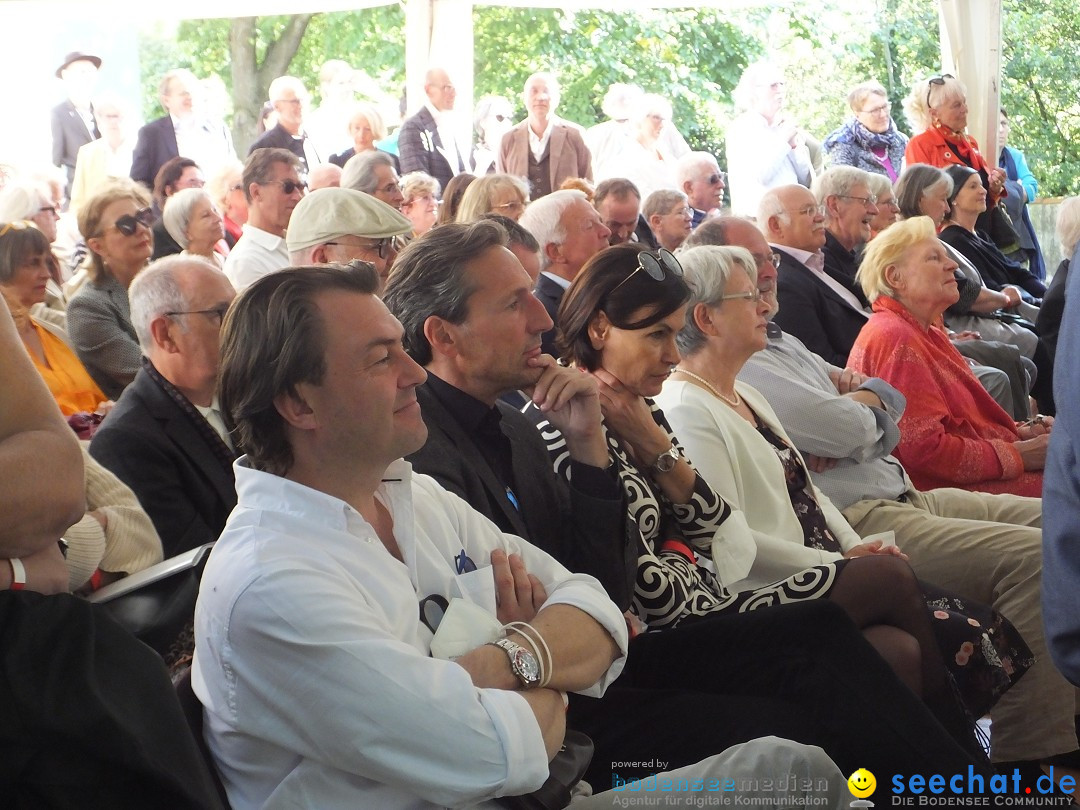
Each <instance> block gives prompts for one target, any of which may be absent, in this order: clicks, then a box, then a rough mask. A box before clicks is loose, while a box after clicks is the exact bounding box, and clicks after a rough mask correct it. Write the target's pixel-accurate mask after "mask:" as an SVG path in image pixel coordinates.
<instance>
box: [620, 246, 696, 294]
mask: <svg viewBox="0 0 1080 810" xmlns="http://www.w3.org/2000/svg"><path fill="white" fill-rule="evenodd" d="M637 261H638V264H637V267H635V268H634V269H633V270H631V271H630V275H628V276H627V277H626V278H624V279H623V280H622V281H620V282H619V283H618V284H616V285H615V286H614V287H612V288H611V292H609V293H608V295H611V293H613V292H615V290H617V289H619V287H621V286H622V285H623V284H625V283H626V282H628V281H629V280H630V279H632V278H633V277H634V274H635V273H637V272H638V271H639V270H644V271H645V273H646V274H647V275H648V276H649V278H651V279H652V280H653V281H663V280H664V279H665V278H667V277H668V276H682V274H683V269H682V265H681V264H679V260H678V259H676V258H675V257H674V256H672V255H671V253H670V252H669V251H667V250H664V248H660V249H659V250H658V251H656V255H655V256H654V255H653V254H651V253H649V252H648V251H647V250H643V251H641V253H639V254H638V255H637Z"/></svg>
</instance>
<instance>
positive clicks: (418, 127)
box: [398, 107, 465, 197]
mask: <svg viewBox="0 0 1080 810" xmlns="http://www.w3.org/2000/svg"><path fill="white" fill-rule="evenodd" d="M442 145H443V142H442V139H441V138H440V137H439V130H438V129H437V128H436V126H435V119H434V118H432V117H431V112H430V111H429V110H428V108H427V107H421V108H420V112H418V113H417V114H416V115H413V116H411V117H409V118H406V119H405V121H404V122H403V123H402V125H401V130H400V132H399V135H398V156H399V157H400V160H401V173H402V174H408V173H409V172H427V173H428V174H430V175H431V176H432V177H434V178H435V179H436V180H438V181H439V187H440V189H444V188H446V184H447V183H449V182H450V180H451V179H452V178H453V176H454V170H453V169H451V168H450V162H449V161H448V160H447V159H446V158H445V157H444V156H443V153H442V152H440V151H439V149H440V148H441V147H442ZM459 146H460V144H459ZM457 170H458V172H459V173H460V172H463V171H465V164H464V163H463V162H462V156H461V150H460V148H459V149H458V168H457ZM439 196H440V197H441V196H442V192H441V191H440V192H439Z"/></svg>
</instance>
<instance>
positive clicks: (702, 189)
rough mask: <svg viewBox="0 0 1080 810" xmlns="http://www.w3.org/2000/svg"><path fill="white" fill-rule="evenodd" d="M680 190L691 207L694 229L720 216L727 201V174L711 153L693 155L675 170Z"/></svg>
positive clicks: (684, 157)
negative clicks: (709, 218)
mask: <svg viewBox="0 0 1080 810" xmlns="http://www.w3.org/2000/svg"><path fill="white" fill-rule="evenodd" d="M675 171H676V173H677V180H678V183H679V188H681V189H682V190H683V193H684V194H686V198H687V200H688V201H689V203H690V211H691V222H690V226H691V227H692V228H697V226H698V225H700V224H701V223H702V222H704V221H705V220H706V218H708V217H709V216H710V215H712V216H716V214H715V213H713V212H714V211H717V210H718V209H719V208H720V206H721V205H723V201H724V188H725V185H724V173H723V172H722V171H720V164H718V163H717V162H716V158H715V157H713V156H712V155H710V154H709V153H708V152H689V153H687V154H685V155H683V156H682V157H681V158H679V162H678V164H676V166H675Z"/></svg>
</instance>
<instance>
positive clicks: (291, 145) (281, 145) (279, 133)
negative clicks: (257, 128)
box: [248, 124, 322, 174]
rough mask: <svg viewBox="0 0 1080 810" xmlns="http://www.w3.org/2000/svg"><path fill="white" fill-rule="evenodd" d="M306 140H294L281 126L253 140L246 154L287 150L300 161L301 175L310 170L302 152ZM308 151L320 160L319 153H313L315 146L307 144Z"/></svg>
mask: <svg viewBox="0 0 1080 810" xmlns="http://www.w3.org/2000/svg"><path fill="white" fill-rule="evenodd" d="M305 140H308V139H307V138H306V137H304V138H295V137H293V135H292V133H291V132H289V131H288V130H287V129H285V127H283V126H282V125H281V124H278V125H277V126H274V127H271V128H270V129H268V130H266V132H264V133H263V134H262V135H260V136H259V137H258V138H256V139H255V142H254V143H252V144H251V146H250V148H248V154H249V155H250V154H251V153H252V152H254V151H255V150H256V149H271V148H273V149H288V150H289V151H290V152H292V153H293V154H294V155H296V156H297V157H298V158H299V159H300V165H301V166H302V167H303V171H302V173H303V174H306V173H307V172H309V171H310V170H311V168H312V167H311V166H308V161H307V153H306V152H304V141H305ZM308 149H310V150H311V152H312V154H313V155H314V156H315V157H316V158H318V159H319V160H321V159H322V158H320V157H319V153H318V152H317V151H315V145H314V144H312V143H310V142H309V143H308Z"/></svg>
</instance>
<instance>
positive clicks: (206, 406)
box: [90, 255, 236, 557]
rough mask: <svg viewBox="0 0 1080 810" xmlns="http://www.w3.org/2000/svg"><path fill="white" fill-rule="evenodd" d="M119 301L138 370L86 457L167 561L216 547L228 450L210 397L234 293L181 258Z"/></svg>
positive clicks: (225, 502) (225, 498)
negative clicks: (120, 486) (115, 481)
mask: <svg viewBox="0 0 1080 810" xmlns="http://www.w3.org/2000/svg"><path fill="white" fill-rule="evenodd" d="M128 294H129V297H130V299H131V320H132V324H133V325H134V327H135V333H136V335H138V338H139V345H140V346H141V347H142V350H143V354H144V357H143V366H142V369H140V370H139V373H138V374H136V375H135V379H134V381H133V382H132V383H131V385H129V386H128V387H127V388H126V389H125V390H124V394H123V396H121V397H120V399H119V400H118V401H117V403H116V406H115V407H114V408H113V409H112V410H111V411H110V412H109V415H108V417H106V419H105V421H104V422H103V423H102V425H101V427H100V428H99V429H98V431H97V433H96V434H95V435H94V439H93V441H91V443H90V455H92V456H93V457H94V458H95V459H97V460H98V461H99V462H101V464H102V465H104V466H105V467H107V468H108V469H109V470H111V471H112V472H113V473H114V474H115V475H116V476H117V477H118V478H119V479H120V480H121V481H123V482H124V483H125V484H127V485H128V486H129V487H131V489H132V490H133V491H134V493H135V495H136V497H137V498H138V499H139V503H140V504H141V505H142V507H143V509H145V510H146V513H147V514H148V515H150V519H151V520H152V521H153V522H154V528H155V529H157V532H158V534H159V535H160V536H161V542H162V546H163V548H164V551H165V556H166V557H171V556H174V555H176V554H179V553H180V552H182V551H186V550H187V549H190V548H195V547H196V546H200V545H202V544H204V543H209V542H210V541H212V540H216V539H217V536H218V533H219V532H220V531H221V529H222V527H223V526H224V525H225V519H226V518H227V517H228V516H229V512H230V511H231V510H232V508H233V507H234V506H235V505H236V493H235V491H234V489H233V472H232V462H233V459H234V458H236V451H235V448H234V447H233V444H232V442H231V440H230V437H229V434H228V431H227V430H226V427H225V423H224V421H223V419H222V416H221V413H220V411H219V410H218V406H217V400H216V397H215V393H214V389H215V387H216V385H217V377H218V347H219V342H220V337H219V333H220V330H221V321H222V319H223V318H224V316H225V312H226V310H228V308H229V304H230V303H231V302H232V300H233V297H234V295H235V293H234V292H233V288H232V285H231V284H229V280H228V279H227V278H226V277H225V275H224V274H223V273H222V272H221V271H220V270H218V269H217V267H215V266H214V264H213V263H212V262H210V261H208V260H207V259H204V258H202V257H201V256H187V255H185V256H169V257H166V258H164V259H160V260H158V261H156V262H154V263H153V264H151V265H150V266H149V267H148V268H146V269H145V270H143V271H142V272H141V273H139V275H138V276H136V278H135V281H133V282H132V283H131V289H130V290H129V291H128Z"/></svg>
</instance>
